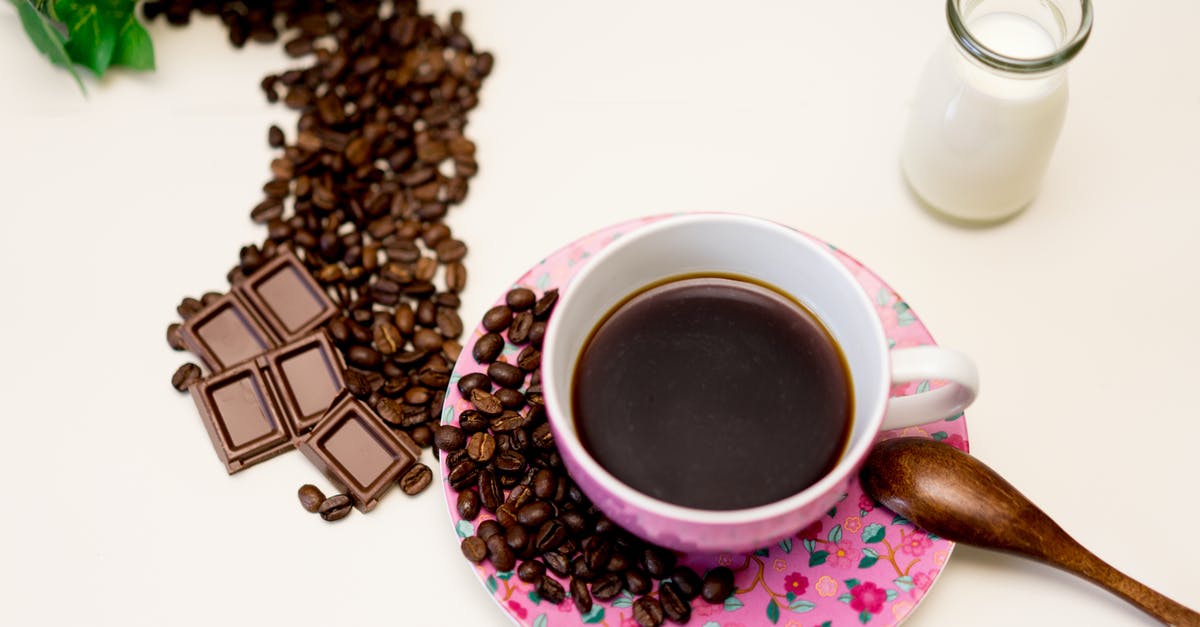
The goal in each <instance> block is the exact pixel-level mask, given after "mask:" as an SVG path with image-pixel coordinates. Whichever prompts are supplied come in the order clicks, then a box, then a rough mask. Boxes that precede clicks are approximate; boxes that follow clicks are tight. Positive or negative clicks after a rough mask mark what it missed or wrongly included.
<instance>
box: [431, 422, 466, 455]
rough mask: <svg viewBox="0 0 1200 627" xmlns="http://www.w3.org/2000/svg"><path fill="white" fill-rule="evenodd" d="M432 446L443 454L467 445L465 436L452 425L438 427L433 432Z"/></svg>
mask: <svg viewBox="0 0 1200 627" xmlns="http://www.w3.org/2000/svg"><path fill="white" fill-rule="evenodd" d="M433 444H434V446H437V447H438V448H439V449H442V450H445V452H448V453H449V452H452V450H458V449H460V448H462V447H464V446H466V444H467V436H466V434H463V432H462V429H458V428H457V426H455V425H452V424H443V425H439V426H438V428H437V429H434V431H433Z"/></svg>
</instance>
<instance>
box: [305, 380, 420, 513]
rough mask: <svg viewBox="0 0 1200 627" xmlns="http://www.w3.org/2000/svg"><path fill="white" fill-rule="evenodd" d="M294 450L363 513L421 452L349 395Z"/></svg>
mask: <svg viewBox="0 0 1200 627" xmlns="http://www.w3.org/2000/svg"><path fill="white" fill-rule="evenodd" d="M296 446H297V448H299V449H300V452H302V453H304V456H305V457H307V458H308V460H309V461H311V462H312V463H313V465H314V466H316V467H317V468H318V469H319V470H320V471H321V472H322V473H324V475H325V476H326V478H328V479H329V480H330V481H331V482H332V483H333V484H334V485H336V486H338V488H339V489H341V490H344V491H346V492H348V493H349V494H350V495H351V496H352V497H353V498H354V506H355V507H357V508H358V509H359V510H360V511H363V512H369V511H371V510H372V509H374V508H375V505H376V504H378V502H379V498H380V497H381V496H382V495H383V493H384V492H386V491H387V489H388V488H390V487H391V486H392V484H393V483H394V482H395V481H396V480H397V479H398V478H400V476H401V475H402V474H404V471H405V470H407V469H408V467H409V466H410V465H412V464H413V462H415V461H416V460H417V456H418V455H419V454H420V450H419V449H418V448H417V446H416V444H414V443H413V441H412V440H411V439H409V437H408V436H407V435H405V434H403V433H397V432H394V431H392V430H391V429H389V428H388V426H387V425H386V424H384V422H383V420H382V419H381V418H380V417H379V416H378V415H377V414H376V413H375V411H374V410H373V409H371V407H370V406H369V405H367V404H366V403H363V402H362V401H360V400H358V399H357V398H355V397H353V396H351V395H350V394H349V393H343V394H342V395H341V396H340V397H339V398H338V399H337V400H336V401H334V405H333V406H332V407H330V408H329V411H328V412H327V413H326V414H325V416H324V417H322V418H321V421H320V422H319V423H318V424H317V426H316V427H315V428H314V429H313V431H312V433H310V434H308V436H306V437H304V438H302V439H301V440H299V442H297V444H296Z"/></svg>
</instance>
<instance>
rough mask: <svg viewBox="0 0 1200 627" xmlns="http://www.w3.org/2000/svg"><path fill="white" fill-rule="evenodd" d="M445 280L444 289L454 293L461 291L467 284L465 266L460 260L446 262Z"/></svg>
mask: <svg viewBox="0 0 1200 627" xmlns="http://www.w3.org/2000/svg"><path fill="white" fill-rule="evenodd" d="M445 272H446V274H445V279H444V280H445V282H446V289H447V290H450V291H451V292H454V293H455V294H457V293H459V292H461V291H463V289H464V288H466V286H467V267H466V266H464V265H463V264H462V263H461V262H458V261H455V262H452V263H448V264H446V271H445Z"/></svg>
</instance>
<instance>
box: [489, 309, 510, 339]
mask: <svg viewBox="0 0 1200 627" xmlns="http://www.w3.org/2000/svg"><path fill="white" fill-rule="evenodd" d="M512 321H513V312H512V309H509V308H508V305H496V306H495V307H492V308H491V309H489V310H487V313H485V314H484V315H483V328H485V329H487V330H488V331H491V332H492V333H499V332H501V331H503V330H505V329H507V328H508V325H510V324H512Z"/></svg>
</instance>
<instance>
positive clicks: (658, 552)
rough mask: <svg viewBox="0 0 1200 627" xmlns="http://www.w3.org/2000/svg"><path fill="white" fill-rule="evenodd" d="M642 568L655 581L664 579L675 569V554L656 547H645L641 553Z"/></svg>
mask: <svg viewBox="0 0 1200 627" xmlns="http://www.w3.org/2000/svg"><path fill="white" fill-rule="evenodd" d="M642 566H644V567H645V568H646V572H648V573H650V576H651V577H654V578H655V579H666V578H667V577H670V576H671V571H672V570H674V569H675V554H674V553H672V552H670V551H668V550H667V549H662V548H658V547H647V548H646V550H645V551H644V552H643V553H642Z"/></svg>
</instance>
